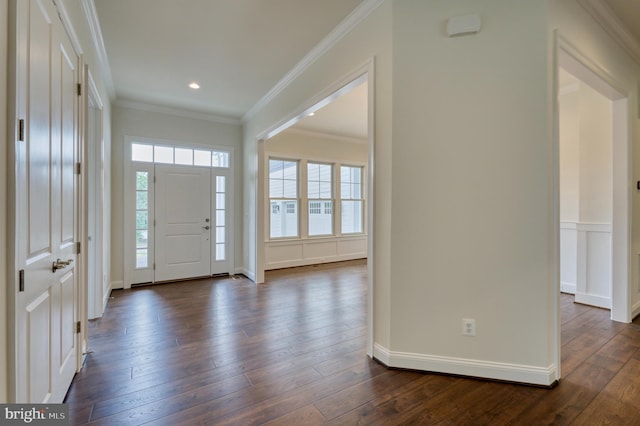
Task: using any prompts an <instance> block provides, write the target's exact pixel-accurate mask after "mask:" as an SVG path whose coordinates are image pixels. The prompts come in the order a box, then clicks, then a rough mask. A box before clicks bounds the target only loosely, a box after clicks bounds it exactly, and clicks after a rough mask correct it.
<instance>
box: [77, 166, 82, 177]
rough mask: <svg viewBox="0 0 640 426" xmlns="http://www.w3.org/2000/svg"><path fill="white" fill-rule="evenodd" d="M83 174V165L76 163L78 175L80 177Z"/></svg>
mask: <svg viewBox="0 0 640 426" xmlns="http://www.w3.org/2000/svg"><path fill="white" fill-rule="evenodd" d="M81 173H82V163H76V174H77V175H79V174H81Z"/></svg>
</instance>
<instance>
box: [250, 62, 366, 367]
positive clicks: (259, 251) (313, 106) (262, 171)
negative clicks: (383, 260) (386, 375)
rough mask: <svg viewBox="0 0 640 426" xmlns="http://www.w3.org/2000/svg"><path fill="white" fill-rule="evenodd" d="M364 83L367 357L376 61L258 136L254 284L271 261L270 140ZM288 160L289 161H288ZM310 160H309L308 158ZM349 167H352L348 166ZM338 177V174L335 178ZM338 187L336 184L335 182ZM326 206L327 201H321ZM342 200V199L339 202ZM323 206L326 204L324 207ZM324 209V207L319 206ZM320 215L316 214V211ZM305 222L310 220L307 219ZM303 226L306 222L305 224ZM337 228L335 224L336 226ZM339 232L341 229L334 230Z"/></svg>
mask: <svg viewBox="0 0 640 426" xmlns="http://www.w3.org/2000/svg"><path fill="white" fill-rule="evenodd" d="M363 83H366V84H367V85H366V137H365V139H366V142H365V144H366V151H367V154H366V156H367V161H366V170H365V169H363V170H365V171H364V173H365V175H364V176H366V178H365V181H366V189H364V191H365V192H366V201H365V203H364V207H363V216H362V218H363V221H364V224H363V233H364V234H366V237H367V238H366V251H365V252H366V258H367V275H368V294H367V297H368V310H367V312H368V313H367V324H368V339H367V354H368V355H369V356H373V333H374V331H373V300H374V294H373V293H374V285H373V283H374V280H375V277H374V271H375V268H374V264H375V263H374V262H375V256H374V250H373V247H374V246H375V245H374V239H375V233H374V228H375V227H374V217H373V216H374V207H375V200H374V194H375V174H374V170H373V169H374V167H373V165H374V164H375V149H374V147H375V144H374V128H375V123H374V115H375V114H374V99H375V96H374V92H375V90H374V83H373V61H370V62H368V63H367V64H366V65H364V66H363V67H361V68H360V69H358V70H356V71H355V72H353V73H351V74H350V75H349V76H347V77H346V78H344V79H342V80H341V81H339V82H338V83H336V84H334V85H332V86H331V87H330V88H328V89H327V90H325V91H323V92H322V93H321V94H320V95H319V96H317V97H315V98H313V99H311V100H310V101H309V102H307V103H306V106H303V107H301V108H300V109H298V110H296V111H294V112H293V113H292V114H290V115H289V116H288V117H287V118H284V119H283V120H282V121H280V122H278V123H276V124H274V125H273V126H272V127H271V128H270V129H269V130H267V131H265V132H264V133H262V134H260V135H258V136H257V151H258V172H257V191H256V197H257V200H256V206H257V218H256V222H257V240H256V275H255V281H256V282H257V283H263V282H264V280H265V266H266V263H267V261H268V259H267V257H266V244H264V243H263V241H268V240H269V235H270V232H271V229H270V219H269V215H270V212H271V210H270V208H271V200H270V199H269V184H270V182H269V177H270V173H269V172H268V167H267V166H268V165H269V164H270V163H269V162H268V160H269V154H268V152H267V143H265V142H266V141H268V140H269V139H272V138H274V137H275V136H277V135H279V134H280V133H282V132H283V131H285V130H286V129H289V128H291V127H292V126H294V125H295V124H296V123H299V122H300V121H301V120H303V119H304V118H306V117H309V116H310V115H312V114H314V113H315V112H316V111H318V110H320V109H321V108H323V107H324V106H326V105H328V104H330V103H331V102H332V101H334V100H335V99H337V98H339V97H341V96H343V95H344V94H346V93H349V92H350V91H351V90H353V89H354V88H356V87H358V86H361V85H362V84H363ZM285 160H286V159H285ZM307 160H308V159H307ZM306 166H307V167H308V166H309V165H308V161H307V162H306ZM347 166H349V165H348V164H347ZM336 176H337V175H336ZM309 184H310V181H309V182H307V185H309ZM333 184H335V183H333ZM310 195H311V194H308V196H307V197H306V198H307V202H308V205H305V208H306V209H309V210H308V211H305V215H306V213H307V212H308V213H309V215H311V214H312V213H313V212H311V210H310V209H311V208H317V207H318V205H317V201H318V200H315V199H314V200H312V201H313V202H314V203H315V204H314V205H313V206H312V205H311V202H310V199H309V196H310ZM321 201H322V203H324V202H325V201H326V200H321ZM336 201H342V200H336ZM321 205H322V206H324V204H321ZM320 208H321V209H322V208H323V207H320ZM316 213H317V212H316ZM305 220H307V221H308V220H309V218H306V219H305ZM302 226H304V223H303V224H302ZM334 226H336V225H335V223H334ZM334 229H338V228H334Z"/></svg>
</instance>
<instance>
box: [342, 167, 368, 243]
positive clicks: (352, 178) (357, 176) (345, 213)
mask: <svg viewBox="0 0 640 426" xmlns="http://www.w3.org/2000/svg"><path fill="white" fill-rule="evenodd" d="M340 208H341V210H342V215H341V216H342V217H341V221H340V222H341V224H342V225H341V226H342V228H341V230H342V233H343V234H356V233H362V232H363V230H364V228H363V222H364V221H363V217H364V198H363V190H362V167H353V166H341V167H340Z"/></svg>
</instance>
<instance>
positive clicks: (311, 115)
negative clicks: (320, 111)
mask: <svg viewBox="0 0 640 426" xmlns="http://www.w3.org/2000/svg"><path fill="white" fill-rule="evenodd" d="M314 115H316V113H315V112H310V113H309V114H308V115H307V117H313V116H314Z"/></svg>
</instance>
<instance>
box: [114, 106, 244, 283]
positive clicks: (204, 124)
mask: <svg viewBox="0 0 640 426" xmlns="http://www.w3.org/2000/svg"><path fill="white" fill-rule="evenodd" d="M112 135H113V139H112V146H111V148H112V150H111V155H112V159H113V160H112V169H111V171H112V175H111V188H112V210H111V220H112V224H111V225H112V228H111V229H112V232H111V280H112V281H111V282H112V286H113V288H121V287H122V285H123V281H124V269H123V268H124V257H123V253H124V242H123V237H124V234H123V230H124V137H125V136H132V137H144V138H154V139H166V140H170V141H181V142H185V143H193V144H196V145H216V146H229V147H233V148H235V164H234V167H235V173H236V174H235V180H236V181H235V188H236V191H237V195H236V198H235V200H236V205H235V209H236V221H237V223H236V241H235V250H236V253H235V256H236V265H238V264H239V263H240V260H241V259H242V251H241V250H242V247H241V241H242V240H241V238H242V232H241V230H242V227H241V223H240V220H239V214H240V212H242V194H241V192H242V171H241V168H242V146H241V140H242V128H241V126H240V125H239V124H228V123H221V122H216V121H212V120H205V119H201V118H189V117H187V116H178V115H172V114H168V113H161V112H155V111H146V110H142V109H139V108H131V107H122V106H115V107H114V108H113V121H112Z"/></svg>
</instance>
